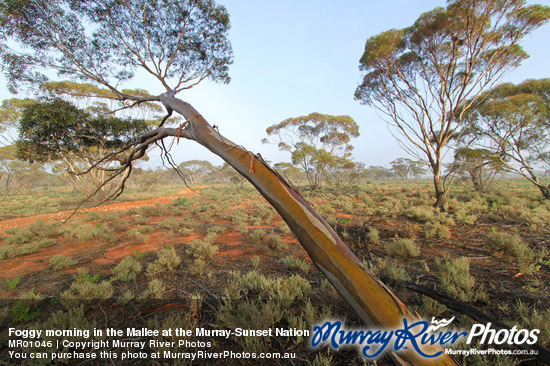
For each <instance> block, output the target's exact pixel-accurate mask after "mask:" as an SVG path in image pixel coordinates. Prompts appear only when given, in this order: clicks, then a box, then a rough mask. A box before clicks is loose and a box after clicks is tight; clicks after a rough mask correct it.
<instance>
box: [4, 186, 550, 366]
mask: <svg viewBox="0 0 550 366" xmlns="http://www.w3.org/2000/svg"><path fill="white" fill-rule="evenodd" d="M428 184H429V183H428V182H422V181H414V182H400V181H390V182H377V181H375V182H370V183H366V184H365V183H364V184H361V185H358V186H356V187H354V188H350V189H342V188H325V189H317V190H314V191H312V192H307V199H308V200H309V201H310V202H312V203H313V204H315V205H316V206H317V207H322V208H324V209H323V210H321V211H322V214H323V215H324V216H325V218H332V219H329V220H327V221H329V222H332V225H333V227H334V228H335V229H336V231H337V232H338V233H339V234H340V235H342V236H345V238H346V243H347V244H348V246H349V247H350V249H351V250H352V251H354V252H355V253H356V254H357V255H358V257H359V258H360V259H361V260H363V261H364V264H365V266H366V267H368V268H370V269H371V270H372V271H373V272H374V273H375V274H376V275H377V276H379V277H380V278H382V279H390V282H389V283H390V284H391V286H392V289H393V291H395V292H396V294H397V295H398V296H399V297H400V298H402V299H404V301H406V303H407V305H408V306H409V307H411V309H413V310H414V311H416V312H418V313H419V314H421V315H422V316H424V317H425V318H430V317H432V316H434V317H442V318H450V317H452V316H457V317H458V318H459V319H462V320H460V322H461V323H457V324H456V326H459V325H460V324H462V326H464V327H467V326H468V324H471V322H472V320H468V318H467V317H465V316H461V315H459V314H457V313H456V312H455V311H453V310H450V309H448V308H447V307H446V306H445V305H442V304H440V303H438V302H437V301H435V300H433V299H431V298H429V297H426V296H423V295H420V294H417V293H414V292H412V291H410V290H406V289H405V287H403V286H402V285H399V284H400V283H402V284H405V283H407V282H411V283H419V284H422V285H424V286H428V287H431V288H435V289H436V290H437V291H439V292H440V293H442V294H444V295H447V296H450V297H452V298H455V299H457V300H460V301H464V302H466V303H468V304H471V305H474V306H475V307H477V308H478V309H480V310H482V311H484V312H486V313H487V314H490V315H491V316H494V317H496V318H498V319H500V320H503V321H505V322H507V323H508V324H510V325H511V326H512V325H516V324H520V325H521V326H523V327H527V328H537V327H538V328H540V329H541V330H542V329H545V328H546V327H545V326H544V325H545V324H546V323H545V322H548V321H549V320H550V317H549V315H548V313H549V311H550V310H549V309H548V308H547V307H546V306H545V304H546V303H547V302H548V301H550V298H549V297H548V291H547V284H548V281H549V280H550V257H549V255H548V242H547V237H548V230H547V228H545V226H544V224H543V223H544V220H547V219H548V218H550V215H548V212H549V211H548V204H547V202H546V201H544V200H541V199H540V197H539V196H538V195H537V194H536V191H534V189H533V188H531V187H529V186H527V185H525V183H523V182H522V181H520V180H512V179H505V180H500V181H497V182H496V184H497V185H498V187H505V188H506V189H505V190H504V189H495V190H493V191H491V192H488V193H476V192H472V191H471V190H470V188H469V186H467V185H463V186H462V185H457V186H456V188H455V189H454V190H453V191H452V192H451V193H450V203H451V208H452V210H451V211H450V212H449V213H445V214H441V213H439V212H437V211H434V210H433V209H432V208H431V205H430V202H432V200H431V197H430V194H429V193H427V190H428V187H429V185H428ZM159 190H160V191H161V192H170V190H169V189H166V188H163V187H159ZM504 191H506V194H504V193H499V192H504ZM187 192H191V191H187ZM220 196H223V197H224V200H225V201H224V202H228V203H229V205H228V206H223V205H222V204H220V202H219V197H220ZM334 197H339V199H338V200H337V201H336V200H334ZM136 198H139V197H136ZM262 200H263V199H261V197H259V196H258V195H257V194H256V193H254V191H252V189H251V188H248V187H244V188H243V189H240V188H237V187H235V186H233V185H213V186H211V187H207V188H202V189H200V188H199V189H196V190H195V192H194V194H193V195H191V196H189V197H179V198H177V197H175V198H173V199H172V200H171V201H168V202H167V203H165V204H157V205H155V204H152V205H150V206H149V207H146V206H145V207H136V208H130V209H129V210H121V211H110V212H104V213H100V212H86V211H82V212H77V214H76V215H75V216H74V217H73V218H72V219H71V220H70V221H69V222H68V223H66V224H63V225H54V224H53V222H50V221H49V220H47V221H46V220H42V221H35V220H33V219H32V218H30V219H29V220H28V222H29V224H28V225H27V226H17V227H13V228H11V229H7V230H5V231H4V233H3V235H2V237H1V240H2V242H1V246H0V248H1V250H2V251H1V253H3V257H2V262H0V263H1V264H2V268H3V270H2V271H3V272H2V273H3V276H4V277H5V278H6V280H5V281H4V282H3V285H0V286H3V287H2V288H1V289H2V291H3V292H2V294H3V295H2V296H3V297H4V298H6V299H12V300H11V301H7V302H5V303H4V304H5V305H4V308H3V309H2V310H1V314H2V317H3V324H6V325H8V324H9V325H10V326H15V327H28V326H33V327H41V328H42V329H45V327H47V326H48V325H47V324H50V323H52V322H64V321H65V320H63V319H61V317H62V316H65V315H62V314H73V315H74V320H72V322H71V324H73V325H71V326H74V327H83V328H86V327H88V328H91V327H93V325H94V324H95V325H96V326H97V324H99V323H105V321H107V324H108V325H109V326H112V327H117V326H122V324H123V323H124V321H125V320H123V319H124V318H119V316H118V315H116V314H118V313H117V312H118V311H119V310H116V309H119V308H121V307H124V309H125V310H124V311H127V312H128V313H127V314H126V315H127V316H128V317H130V316H131V317H133V316H135V314H137V313H133V312H136V311H137V312H138V313H139V312H143V311H147V309H149V308H151V306H152V305H151V304H152V303H155V304H156V303H157V302H158V307H159V309H162V306H163V304H172V303H180V304H181V306H182V307H183V308H182V309H183V311H181V310H178V309H179V308H178V309H174V310H171V309H170V307H167V308H166V309H165V310H162V311H155V312H154V314H153V315H151V316H147V317H145V318H144V319H143V320H142V322H143V324H141V325H142V326H154V327H161V326H163V325H164V324H184V327H190V326H193V327H195V326H197V327H206V328H209V327H212V328H213V329H218V328H220V327H221V328H235V327H240V328H243V329H244V328H247V329H263V328H270V327H271V328H274V327H285V328H286V327H296V328H298V329H310V328H311V326H312V325H313V324H315V322H317V321H321V320H323V319H329V318H331V317H337V318H346V319H348V322H351V323H356V324H359V323H357V322H358V319H356V317H355V315H354V313H353V311H352V310H351V309H350V308H349V307H348V306H347V305H346V304H345V303H344V302H343V301H342V300H341V299H340V298H339V296H338V295H337V294H336V293H335V291H334V290H333V289H332V288H331V286H330V285H329V284H328V283H327V282H326V280H324V279H323V276H322V274H321V273H320V272H319V270H318V269H317V268H315V267H314V266H311V265H310V263H309V262H308V260H307V257H305V253H304V252H303V250H302V249H301V247H300V246H299V245H298V244H297V243H296V241H295V239H294V238H293V236H292V234H291V233H290V231H289V230H288V227H287V226H286V225H285V224H284V223H283V222H282V221H281V219H280V218H279V217H278V215H276V214H275V213H274V212H273V211H271V210H270V209H267V208H266V207H267V206H266V205H265V204H263V203H261V204H259V203H258V202H259V201H262ZM432 203H433V202H432ZM205 204H206V205H208V206H209V207H210V209H208V210H202V209H201V207H202V206H203V205H205ZM329 205H330V206H329ZM196 207H198V208H199V209H198V210H194V208H196ZM214 207H220V209H219V210H218V212H217V213H216V214H215V213H214V209H213V208H214ZM328 207H330V209H327V208H328ZM137 216H140V217H144V218H145V220H144V221H143V222H142V221H141V220H138V221H136V219H135V218H136V217H137ZM466 217H475V218H476V219H475V222H471V221H469V220H465V219H464V218H466ZM257 218H259V220H258V219H257ZM365 222H368V225H365V224H364V223H365ZM534 222H537V223H539V224H538V225H534V224H533V223H534ZM240 225H242V226H243V227H244V226H246V228H247V232H246V235H243V233H242V229H241V228H240ZM79 230H82V232H80V231H79ZM45 240H46V241H45ZM75 243H76V244H78V243H81V244H79V245H82V246H80V247H79V248H80V249H79V250H71V249H70V248H71V246H73V245H74V244H75ZM29 245H34V246H35V247H33V250H32V251H31V250H29V249H27V248H28V246H29ZM145 245H149V246H145ZM151 245H152V246H151ZM106 253H110V254H109V256H106ZM119 253H120V254H119ZM122 253H124V254H122ZM45 256H48V257H47V258H46V260H45V262H44V260H43V259H42V258H44V257H45ZM102 257H105V258H109V260H108V261H107V262H101V261H97V259H98V258H102ZM18 259H25V260H27V261H30V262H31V263H33V262H34V263H36V265H37V267H36V268H35V266H31V267H26V266H22V267H16V268H15V269H11V268H12V267H10V265H9V264H10V263H12V261H15V260H18ZM41 263H44V264H43V265H42V264H41ZM18 268H19V269H18ZM391 281H394V282H391ZM395 281H397V282H395ZM399 281H402V282H399ZM44 283H52V284H53V285H51V286H44V285H43V284H44ZM192 294H194V295H192ZM56 299H59V300H56ZM97 304H104V305H105V306H103V305H101V309H103V310H101V309H100V308H98V307H97V306H96V305H97ZM155 306H157V305H155ZM130 309H134V310H130ZM132 311H133V312H132ZM103 312H105V314H104V313H103ZM518 314H519V315H518ZM105 316H107V318H105ZM52 324H53V323H52ZM138 325H139V324H138ZM190 339H193V337H191V338H190ZM195 340H196V339H195ZM306 341H307V339H306V338H304V337H298V338H293V337H288V338H287V337H277V338H275V337H271V338H270V337H266V338H242V339H231V340H225V341H223V342H220V343H217V346H216V347H219V349H220V350H223V349H224V348H226V347H231V348H232V349H233V348H234V349H240V350H243V351H245V350H246V351H249V352H253V351H254V352H267V351H277V350H279V351H282V350H284V349H286V348H287V347H290V346H291V345H294V344H296V346H295V347H296V348H295V349H296V352H297V354H298V357H300V358H301V359H306V360H309V362H310V363H311V364H319V363H323V362H325V363H326V362H328V361H327V360H329V359H332V362H336V361H337V360H343V359H346V360H347V361H346V362H348V361H349V362H350V364H354V363H355V364H358V365H360V364H362V361H361V360H360V358H358V356H356V355H355V353H354V352H352V351H344V352H342V351H339V352H329V353H328V354H324V353H314V352H312V351H311V350H310V349H309V348H308V347H307V342H306ZM296 342H297V343H296ZM548 342H550V337H549V336H548V335H547V331H546V330H544V331H543V333H542V334H541V344H542V345H546V346H548ZM152 351H153V349H152ZM325 353H326V351H325ZM470 360H472V359H470ZM487 362H488V361H487V359H482V358H479V359H478V360H477V361H476V363H475V364H479V365H485V364H487ZM327 364H328V363H327ZM378 364H379V365H380V364H385V361H384V360H379V361H378Z"/></svg>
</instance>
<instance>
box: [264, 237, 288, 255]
mask: <svg viewBox="0 0 550 366" xmlns="http://www.w3.org/2000/svg"><path fill="white" fill-rule="evenodd" d="M265 243H266V244H267V246H268V247H270V248H271V249H273V250H274V251H276V252H281V253H282V252H284V251H286V250H287V249H288V243H287V242H286V241H284V240H283V239H281V237H280V236H279V235H276V234H271V235H268V236H267V238H266V239H265Z"/></svg>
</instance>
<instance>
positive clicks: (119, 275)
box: [112, 256, 141, 281]
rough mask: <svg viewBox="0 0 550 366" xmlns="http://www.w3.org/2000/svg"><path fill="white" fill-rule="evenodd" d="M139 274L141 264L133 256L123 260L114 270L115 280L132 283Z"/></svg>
mask: <svg viewBox="0 0 550 366" xmlns="http://www.w3.org/2000/svg"><path fill="white" fill-rule="evenodd" d="M139 272H141V264H140V263H139V262H138V261H137V260H135V259H134V257H131V256H128V257H124V258H122V260H121V261H120V263H119V264H117V265H116V267H115V268H113V269H112V273H113V276H114V278H115V279H117V280H120V281H130V280H131V279H134V278H135V277H136V275H137V274H138V273H139Z"/></svg>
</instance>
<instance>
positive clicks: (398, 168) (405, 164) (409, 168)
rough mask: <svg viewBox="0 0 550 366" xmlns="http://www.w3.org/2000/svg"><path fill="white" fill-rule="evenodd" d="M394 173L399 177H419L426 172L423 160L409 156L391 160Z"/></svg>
mask: <svg viewBox="0 0 550 366" xmlns="http://www.w3.org/2000/svg"><path fill="white" fill-rule="evenodd" d="M390 165H391V170H392V172H393V174H394V175H395V176H396V177H398V178H399V179H409V178H411V177H415V178H418V177H419V176H421V175H422V174H424V173H426V169H425V168H424V163H423V162H422V161H414V160H411V159H408V158H398V159H395V160H393V161H391V162H390Z"/></svg>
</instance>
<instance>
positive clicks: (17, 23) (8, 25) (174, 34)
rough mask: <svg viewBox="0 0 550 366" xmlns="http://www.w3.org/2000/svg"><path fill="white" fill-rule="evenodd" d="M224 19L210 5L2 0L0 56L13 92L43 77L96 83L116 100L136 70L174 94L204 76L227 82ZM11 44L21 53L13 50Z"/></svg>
mask: <svg viewBox="0 0 550 366" xmlns="http://www.w3.org/2000/svg"><path fill="white" fill-rule="evenodd" d="M228 30H229V15H228V13H227V11H226V10H225V8H224V7H223V6H219V5H216V4H215V3H214V2H213V1H211V0H185V1H164V0H151V1H136V0H124V1H117V0H97V1H74V0H60V1H51V0H24V1H21V0H6V1H3V2H2V3H1V4H0V42H1V44H0V52H1V58H2V63H3V65H4V68H5V73H6V76H7V79H8V87H9V88H10V90H11V91H15V90H16V89H17V88H18V87H20V86H21V85H24V84H28V83H30V84H31V85H37V84H42V83H44V82H45V81H46V80H47V79H48V78H47V76H46V74H45V73H44V72H43V70H55V71H57V73H58V76H60V77H61V78H71V79H75V80H81V81H87V82H94V83H97V84H100V85H103V86H105V87H107V88H108V89H109V90H110V91H111V92H113V93H114V94H115V95H116V96H117V97H118V98H122V99H133V100H138V98H137V97H136V96H134V95H131V94H126V93H124V92H123V91H122V90H119V88H118V85H120V84H121V83H122V82H124V81H126V80H129V79H131V78H132V77H133V76H134V74H135V71H136V69H138V68H139V69H142V70H145V71H146V72H148V73H149V74H151V75H152V76H153V77H154V78H156V79H157V80H158V81H159V82H160V83H161V84H162V85H163V86H164V88H165V89H166V90H167V91H168V90H170V91H173V92H174V93H178V92H179V91H181V90H184V89H188V88H191V87H193V86H194V85H196V84H198V83H199V82H200V81H202V80H204V79H205V78H210V79H211V80H213V81H217V82H224V83H226V82H228V81H229V75H228V65H230V64H231V62H232V51H231V45H230V43H229V41H228V40H227V38H226V37H227V32H228ZM13 44H16V45H19V46H20V47H17V48H15V47H11V46H12V45H13Z"/></svg>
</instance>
